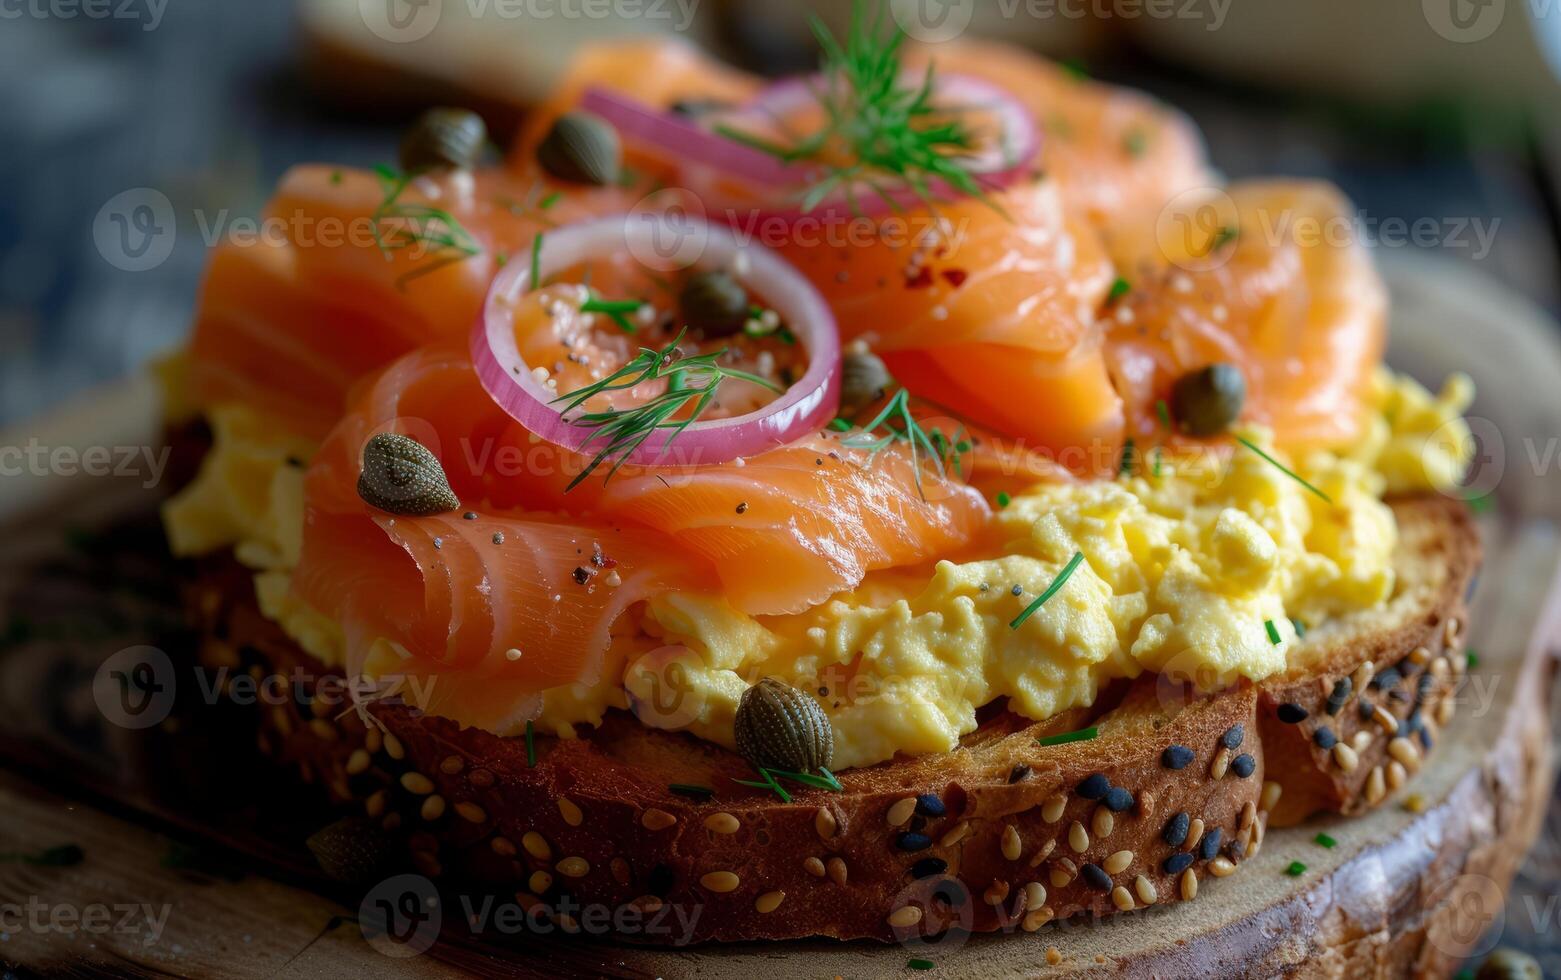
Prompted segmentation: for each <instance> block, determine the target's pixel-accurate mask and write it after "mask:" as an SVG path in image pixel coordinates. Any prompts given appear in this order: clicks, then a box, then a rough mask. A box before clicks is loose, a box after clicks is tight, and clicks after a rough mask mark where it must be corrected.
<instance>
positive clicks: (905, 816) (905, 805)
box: [888, 796, 916, 827]
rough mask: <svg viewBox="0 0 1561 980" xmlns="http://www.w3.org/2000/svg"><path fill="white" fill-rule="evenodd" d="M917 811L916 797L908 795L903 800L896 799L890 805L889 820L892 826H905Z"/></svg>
mask: <svg viewBox="0 0 1561 980" xmlns="http://www.w3.org/2000/svg"><path fill="white" fill-rule="evenodd" d="M915 812H916V797H914V796H907V797H906V798H905V799H903V800H896V801H895V802H894V804H893V805H892V806H890V807H889V813H888V820H889V826H891V827H903V826H905V824H906V823H908V822H910V819H911V815H912V814H914V813H915Z"/></svg>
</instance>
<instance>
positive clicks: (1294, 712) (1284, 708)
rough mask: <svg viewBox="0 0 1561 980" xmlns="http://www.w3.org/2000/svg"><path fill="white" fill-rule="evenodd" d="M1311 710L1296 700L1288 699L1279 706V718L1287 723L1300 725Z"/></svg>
mask: <svg viewBox="0 0 1561 980" xmlns="http://www.w3.org/2000/svg"><path fill="white" fill-rule="evenodd" d="M1310 715H1311V712H1309V711H1307V710H1306V709H1305V708H1303V707H1301V706H1300V705H1299V704H1296V703H1295V702H1294V701H1286V702H1285V703H1284V704H1281V705H1280V706H1279V720H1280V721H1282V722H1284V723H1285V724H1286V725H1299V724H1300V723H1301V722H1303V721H1305V720H1306V719H1307V718H1308V717H1309V716H1310Z"/></svg>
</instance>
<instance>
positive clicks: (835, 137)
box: [716, 4, 996, 213]
mask: <svg viewBox="0 0 1561 980" xmlns="http://www.w3.org/2000/svg"><path fill="white" fill-rule="evenodd" d="M811 24H812V28H813V34H814V36H815V37H816V38H817V39H818V43H819V47H820V48H822V49H823V53H824V58H823V70H822V75H823V84H822V86H820V87H819V88H818V89H816V90H815V91H814V93H813V94H814V97H815V98H817V99H818V102H819V105H820V106H821V107H822V108H823V110H824V114H825V117H826V119H825V123H824V125H823V127H822V128H821V129H819V130H818V131H817V132H815V133H813V134H811V135H808V136H804V137H802V138H800V139H799V140H798V141H797V142H796V143H795V144H793V145H790V146H783V145H780V144H777V143H774V142H771V141H769V140H766V139H763V138H760V137H757V136H754V135H753V134H751V133H745V132H743V131H741V130H738V129H734V128H732V127H729V126H717V127H716V132H718V133H720V134H721V135H723V136H725V137H727V138H728V139H732V140H736V141H737V142H740V143H742V144H744V145H746V146H749V147H752V148H754V149H756V150H759V151H761V152H764V153H768V154H770V155H771V156H774V157H776V158H778V159H780V160H781V161H782V162H785V163H808V164H817V165H819V166H820V167H821V168H822V169H823V172H824V176H823V177H822V178H821V179H820V180H818V181H817V182H815V183H814V184H812V185H811V186H810V187H808V188H807V189H806V190H805V191H804V192H803V194H802V205H801V206H802V210H803V211H804V212H808V211H812V210H813V209H814V208H816V207H818V205H819V204H821V203H822V202H823V201H824V199H825V198H827V197H829V195H831V194H833V193H835V192H837V191H839V192H842V193H844V195H845V197H846V201H847V203H848V204H850V206H851V208H852V210H853V211H856V212H858V213H860V211H861V209H860V208H859V207H858V205H857V200H856V197H857V190H858V187H859V186H865V187H867V188H869V189H870V190H871V191H872V192H873V193H874V194H877V195H878V196H879V197H881V198H882V199H883V200H884V201H885V202H886V203H887V204H888V205H889V206H890V207H891V208H894V209H896V210H899V209H900V204H899V202H898V201H897V200H896V199H895V198H894V196H893V195H892V194H891V193H890V189H889V187H890V185H892V184H898V185H902V186H905V187H909V188H910V189H911V191H912V192H913V193H914V194H915V195H916V196H917V197H918V198H919V199H921V201H922V202H923V203H925V204H927V205H928V206H929V207H930V206H934V205H935V204H936V203H937V202H936V200H935V198H934V195H933V183H934V182H936V181H941V182H943V183H945V184H947V185H948V186H950V187H952V188H954V189H955V190H957V191H959V192H961V193H963V194H967V195H969V196H971V197H976V198H980V199H981V200H984V201H987V203H989V204H992V202H991V201H990V200H989V198H988V197H987V194H986V192H985V190H984V189H983V188H982V186H981V185H980V184H979V183H978V182H977V180H976V178H975V177H974V176H972V175H971V173H970V171H969V169H968V160H969V158H970V157H971V155H972V153H973V149H974V145H975V140H974V138H973V135H972V134H971V132H970V130H969V129H968V128H967V127H966V126H965V124H964V122H963V120H961V119H960V118H959V116H958V110H957V109H950V108H948V107H942V108H939V107H935V106H934V105H933V104H932V95H933V90H934V76H933V69H932V66H931V65H929V66H928V67H927V70H926V73H925V74H924V75H923V76H922V79H921V83H920V84H919V85H907V84H905V79H904V73H903V71H902V67H901V63H900V48H901V46H902V45H903V43H904V41H905V34H904V32H903V31H901V30H900V29H899V27H898V26H897V25H891V26H890V30H889V31H888V32H887V33H885V31H884V19H883V9H882V7H880V8H879V10H878V13H877V15H876V16H875V17H874V19H873V21H872V23H871V24H868V23H867V22H866V21H865V19H864V18H863V16H862V5H861V4H857V5H856V7H855V9H854V10H853V12H852V16H851V30H850V32H849V34H847V36H846V39H845V43H844V44H843V45H842V44H841V43H840V42H839V41H838V40H836V38H835V36H834V34H832V33H831V32H830V30H829V28H828V27H826V26H825V25H824V22H823V21H821V20H820V19H819V18H818V17H816V16H815V17H813V18H811ZM840 149H843V150H844V151H845V152H844V157H845V159H846V160H847V161H849V162H846V163H836V162H834V159H836V158H837V157H836V155H835V154H833V153H831V152H830V151H832V150H840ZM885 181H888V182H889V184H886V183H885ZM992 206H993V207H996V205H995V204H992Z"/></svg>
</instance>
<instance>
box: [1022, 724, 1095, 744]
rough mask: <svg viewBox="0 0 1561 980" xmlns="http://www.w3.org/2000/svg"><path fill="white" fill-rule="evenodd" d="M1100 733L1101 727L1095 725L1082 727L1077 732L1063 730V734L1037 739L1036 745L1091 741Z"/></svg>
mask: <svg viewBox="0 0 1561 980" xmlns="http://www.w3.org/2000/svg"><path fill="white" fill-rule="evenodd" d="M1099 734H1100V729H1099V728H1097V727H1096V726H1094V725H1091V726H1089V727H1088V728H1081V729H1079V730H1078V731H1076V732H1063V733H1062V734H1061V735H1048V736H1046V737H1045V738H1038V739H1036V740H1035V744H1036V745H1042V746H1050V745H1067V744H1068V743H1069V742H1089V741H1092V740H1093V739H1094V738H1095V736H1097V735H1099Z"/></svg>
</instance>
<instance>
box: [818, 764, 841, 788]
mask: <svg viewBox="0 0 1561 980" xmlns="http://www.w3.org/2000/svg"><path fill="white" fill-rule="evenodd" d="M818 771H819V772H821V773H823V774H824V778H825V779H827V780H829V783H830V787H829V788H830V789H833V790H843V789H845V787H844V786H842V785H840V780H838V779H836V778H835V774H834V773H832V772H830V771H829V770H828V769H826V768H824V767H823V766H819V767H818Z"/></svg>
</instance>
